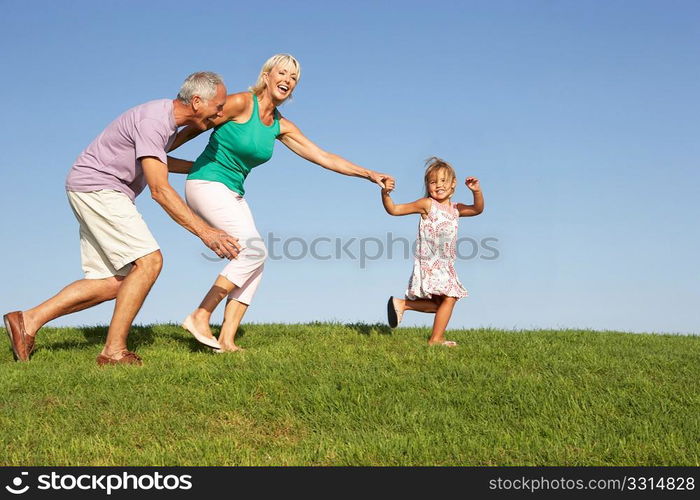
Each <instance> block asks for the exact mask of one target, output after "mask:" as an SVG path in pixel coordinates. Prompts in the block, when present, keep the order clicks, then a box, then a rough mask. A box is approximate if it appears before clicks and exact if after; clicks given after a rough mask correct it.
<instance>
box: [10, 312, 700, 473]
mask: <svg viewBox="0 0 700 500" xmlns="http://www.w3.org/2000/svg"><path fill="white" fill-rule="evenodd" d="M3 330H4V329H3ZM105 333H106V329H105V328H104V327H92V328H46V329H44V330H43V331H42V332H41V334H40V337H39V340H38V351H37V352H36V353H35V354H34V357H33V359H32V360H31V361H30V362H29V363H16V362H14V361H13V360H12V353H11V351H10V349H9V344H7V341H5V342H6V348H5V349H4V350H3V351H2V352H0V373H1V374H2V376H1V377H0V450H2V451H0V465H51V466H57V465H115V466H125V465H157V466H165V465H692V466H698V465H700V444H699V442H700V440H699V439H698V436H700V337H693V336H672V335H648V334H630V333H617V332H592V331H574V330H562V331H518V332H509V331H497V330H483V329H482V330H454V331H451V332H448V338H450V339H454V340H456V341H458V342H459V346H458V347H456V348H446V347H427V345H426V343H425V341H426V338H427V330H425V329H415V328H413V329H412V328H400V329H397V330H395V331H393V332H392V331H389V330H388V329H387V328H385V327H383V326H380V325H365V324H355V325H343V324H321V323H319V324H305V325H280V324H272V325H265V324H259V325H247V326H244V327H243V331H242V337H241V341H240V344H241V345H242V346H243V347H245V348H246V350H245V351H244V352H240V353H233V354H215V353H212V352H210V351H208V350H207V348H204V347H200V346H199V344H197V343H196V342H195V341H194V340H193V339H192V338H191V337H190V336H189V334H187V333H186V332H185V331H184V330H182V329H180V328H179V327H177V326H175V325H151V326H142V327H136V328H134V330H133V333H132V335H131V338H130V347H131V348H132V349H134V350H136V351H137V352H138V353H139V354H140V355H141V356H142V357H143V359H144V363H145V365H144V366H143V367H107V368H99V367H97V365H96V363H95V356H96V355H97V354H98V353H99V351H100V349H101V346H102V343H103V340H104V336H105ZM2 335H3V336H5V338H6V334H5V332H4V331H3V332H2Z"/></svg>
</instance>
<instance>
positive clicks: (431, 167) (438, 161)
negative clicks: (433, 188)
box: [423, 156, 457, 198]
mask: <svg viewBox="0 0 700 500" xmlns="http://www.w3.org/2000/svg"><path fill="white" fill-rule="evenodd" d="M425 167H426V168H425V177H424V178H423V181H424V182H425V197H426V198H428V197H430V192H429V191H428V182H429V178H430V174H432V173H433V172H435V173H439V172H440V171H441V170H444V171H445V172H447V177H448V179H449V180H450V182H451V181H454V180H455V179H457V173H456V172H455V169H454V168H452V165H450V164H449V163H447V162H446V161H445V160H443V159H442V158H438V157H437V156H431V157H430V158H428V159H427V160H425ZM453 194H454V188H453V189H452V193H450V196H452V195H453Z"/></svg>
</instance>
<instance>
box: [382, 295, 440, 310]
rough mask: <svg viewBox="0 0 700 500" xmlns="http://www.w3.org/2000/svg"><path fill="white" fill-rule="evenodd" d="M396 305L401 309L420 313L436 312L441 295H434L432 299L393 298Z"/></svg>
mask: <svg viewBox="0 0 700 500" xmlns="http://www.w3.org/2000/svg"><path fill="white" fill-rule="evenodd" d="M394 300H395V301H396V305H397V307H398V308H399V309H400V310H401V312H403V311H418V312H422V313H434V312H437V310H438V306H439V305H440V301H441V297H439V296H437V295H436V296H434V297H433V298H432V299H415V300H411V299H394Z"/></svg>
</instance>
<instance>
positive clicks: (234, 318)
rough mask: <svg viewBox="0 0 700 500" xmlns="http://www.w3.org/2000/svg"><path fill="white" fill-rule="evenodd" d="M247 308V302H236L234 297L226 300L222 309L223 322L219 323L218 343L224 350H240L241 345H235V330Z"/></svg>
mask: <svg viewBox="0 0 700 500" xmlns="http://www.w3.org/2000/svg"><path fill="white" fill-rule="evenodd" d="M247 310H248V304H244V303H243V302H238V301H237V300H236V299H228V300H227V301H226V309H225V310H224V323H223V325H221V334H220V335H219V344H221V348H222V349H223V350H224V351H240V350H242V348H241V347H238V346H237V345H236V342H235V340H236V332H237V331H238V327H239V326H240V324H241V320H242V319H243V315H244V314H245V312H246V311H247Z"/></svg>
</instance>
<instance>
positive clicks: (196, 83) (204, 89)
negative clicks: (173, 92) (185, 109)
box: [177, 71, 224, 104]
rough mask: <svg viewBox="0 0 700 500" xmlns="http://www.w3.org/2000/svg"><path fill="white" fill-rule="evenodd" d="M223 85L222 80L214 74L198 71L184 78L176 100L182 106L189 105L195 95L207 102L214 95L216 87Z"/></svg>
mask: <svg viewBox="0 0 700 500" xmlns="http://www.w3.org/2000/svg"><path fill="white" fill-rule="evenodd" d="M223 84H224V80H223V79H222V78H221V77H220V76H219V75H217V74H216V73H212V72H211V71H198V72H197V73H192V74H191V75H190V76H188V77H187V78H185V82H184V83H183V84H182V87H180V92H178V94H177V98H178V100H179V101H181V102H183V103H184V104H189V103H190V101H192V98H193V97H194V96H196V95H198V96H199V97H201V98H202V99H204V100H206V101H208V100H209V99H212V98H213V97H214V96H215V95H216V87H218V86H219V85H223Z"/></svg>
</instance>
